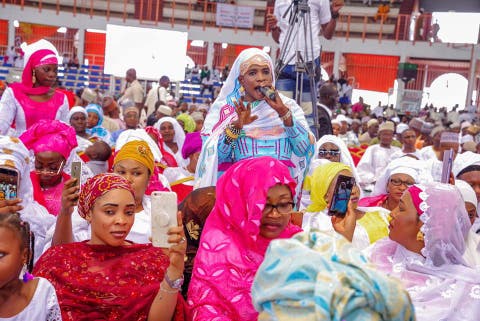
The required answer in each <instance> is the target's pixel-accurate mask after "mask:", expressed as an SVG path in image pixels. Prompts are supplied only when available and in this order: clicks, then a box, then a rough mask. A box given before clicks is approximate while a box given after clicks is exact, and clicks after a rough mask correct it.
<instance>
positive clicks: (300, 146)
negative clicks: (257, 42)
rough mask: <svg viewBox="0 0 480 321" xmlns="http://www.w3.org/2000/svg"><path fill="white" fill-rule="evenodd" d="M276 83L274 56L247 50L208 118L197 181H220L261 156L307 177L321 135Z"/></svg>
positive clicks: (203, 183) (300, 177) (199, 183)
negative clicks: (230, 169)
mask: <svg viewBox="0 0 480 321" xmlns="http://www.w3.org/2000/svg"><path fill="white" fill-rule="evenodd" d="M274 86H275V75H274V68H273V63H272V60H271V58H270V56H269V55H268V54H266V53H265V52H264V51H262V50H260V49H257V48H249V49H246V50H244V51H242V52H241V53H240V55H239V56H238V57H237V59H236V60H235V62H234V64H233V66H232V69H231V71H230V73H229V75H228V78H227V79H226V81H225V82H224V84H223V87H222V89H221V91H220V94H219V96H218V98H217V99H216V100H215V102H214V103H213V105H212V107H211V108H210V111H209V113H208V115H207V117H206V119H205V123H204V127H203V129H202V132H201V134H202V139H203V140H204V147H203V148H202V153H201V155H200V160H199V163H198V166H197V171H196V175H197V177H196V179H197V182H196V186H198V187H203V186H212V185H215V183H216V181H217V179H218V177H220V176H221V175H222V173H223V172H224V171H226V170H227V169H228V167H230V166H231V165H232V164H233V163H235V162H237V161H240V160H243V159H248V158H254V157H260V156H270V157H273V158H276V159H278V160H280V161H281V162H282V163H284V164H285V165H287V166H288V168H289V169H290V173H291V174H292V177H294V178H296V179H297V182H298V183H301V182H302V180H303V174H304V172H305V170H306V168H307V167H308V164H309V161H310V159H311V157H312V156H313V150H314V142H315V139H314V136H313V134H312V133H311V132H310V131H309V129H308V125H307V121H306V120H305V115H304V113H303V110H302V109H301V108H300V107H299V106H298V105H297V103H296V102H295V101H294V100H292V99H290V98H287V97H285V96H283V95H282V94H280V93H278V92H277V91H276V90H275V89H274ZM299 186H301V184H299Z"/></svg>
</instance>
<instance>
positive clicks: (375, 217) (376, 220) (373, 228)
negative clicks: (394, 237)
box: [357, 211, 389, 244]
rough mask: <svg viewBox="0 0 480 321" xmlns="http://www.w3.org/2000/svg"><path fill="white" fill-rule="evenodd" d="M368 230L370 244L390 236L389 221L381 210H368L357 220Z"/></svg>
mask: <svg viewBox="0 0 480 321" xmlns="http://www.w3.org/2000/svg"><path fill="white" fill-rule="evenodd" d="M357 223H358V224H360V225H361V226H363V228H365V231H367V234H368V239H369V240H370V244H372V243H375V242H376V241H378V240H379V239H382V238H384V237H387V236H388V232H389V231H388V223H387V222H386V221H385V219H384V218H383V215H382V213H380V211H373V212H367V213H365V215H364V216H363V217H362V218H361V219H359V220H358V221H357Z"/></svg>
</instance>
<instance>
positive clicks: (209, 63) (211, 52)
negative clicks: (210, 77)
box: [202, 41, 215, 68]
mask: <svg viewBox="0 0 480 321" xmlns="http://www.w3.org/2000/svg"><path fill="white" fill-rule="evenodd" d="M213 44H214V42H213V41H209V42H208V50H207V66H208V68H212V67H213V55H214V54H215V46H214V45H213ZM202 68H203V66H202Z"/></svg>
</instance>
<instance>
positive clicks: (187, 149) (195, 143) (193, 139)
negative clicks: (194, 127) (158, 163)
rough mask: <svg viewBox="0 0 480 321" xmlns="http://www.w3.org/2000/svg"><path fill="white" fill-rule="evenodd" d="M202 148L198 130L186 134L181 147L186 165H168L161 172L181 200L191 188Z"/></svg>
mask: <svg viewBox="0 0 480 321" xmlns="http://www.w3.org/2000/svg"><path fill="white" fill-rule="evenodd" d="M201 150H202V138H201V137H200V133H199V132H194V133H190V134H187V135H186V136H185V144H183V148H182V156H183V159H185V162H187V165H186V166H182V167H168V168H166V169H165V171H164V172H163V175H165V177H166V178H167V180H168V182H169V184H170V187H171V188H172V191H174V192H175V193H177V197H178V201H179V202H181V201H182V200H183V199H184V198H185V197H186V196H187V195H188V194H189V193H190V192H191V191H192V190H193V185H194V180H195V170H196V168H197V162H198V156H199V155H200V152H201Z"/></svg>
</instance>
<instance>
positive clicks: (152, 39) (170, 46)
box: [105, 24, 187, 81]
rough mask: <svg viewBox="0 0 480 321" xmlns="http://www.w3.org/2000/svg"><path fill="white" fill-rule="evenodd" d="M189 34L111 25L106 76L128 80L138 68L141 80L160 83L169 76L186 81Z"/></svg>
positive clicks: (138, 76) (109, 27)
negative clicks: (127, 73)
mask: <svg viewBox="0 0 480 321" xmlns="http://www.w3.org/2000/svg"><path fill="white" fill-rule="evenodd" d="M186 52H187V33H186V32H179V31H169V30H160V29H150V28H137V27H125V26H117V25H110V24H109V25H107V35H106V46H105V73H107V74H111V75H114V76H117V77H125V72H126V71H127V70H128V69H130V68H134V69H136V71H137V78H140V79H150V80H157V81H158V79H159V78H160V77H161V76H163V75H167V76H168V77H170V79H172V80H184V78H185V61H186Z"/></svg>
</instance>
